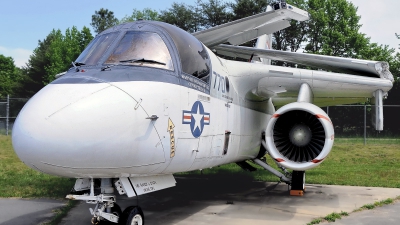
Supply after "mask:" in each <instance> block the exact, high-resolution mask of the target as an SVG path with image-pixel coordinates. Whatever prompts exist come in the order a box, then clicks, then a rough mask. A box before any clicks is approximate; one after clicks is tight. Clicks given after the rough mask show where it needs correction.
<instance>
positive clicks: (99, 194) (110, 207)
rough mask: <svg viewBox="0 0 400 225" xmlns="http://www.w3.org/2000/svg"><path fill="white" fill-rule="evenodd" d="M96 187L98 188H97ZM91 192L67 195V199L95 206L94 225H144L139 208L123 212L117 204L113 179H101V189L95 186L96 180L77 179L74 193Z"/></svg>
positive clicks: (135, 207)
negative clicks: (88, 191)
mask: <svg viewBox="0 0 400 225" xmlns="http://www.w3.org/2000/svg"><path fill="white" fill-rule="evenodd" d="M95 187H96V188H95ZM85 190H90V193H85V194H82V195H72V194H71V195H67V197H66V198H67V199H71V200H84V201H86V203H89V204H95V205H96V206H95V207H94V209H92V208H90V209H89V210H90V214H91V215H92V216H93V217H92V219H91V222H92V224H94V225H102V224H121V225H144V215H143V211H142V209H141V208H140V207H139V206H129V207H127V208H126V209H125V210H124V211H123V212H122V210H121V207H119V205H118V204H117V203H116V197H115V195H114V187H113V185H112V179H110V178H103V179H101V184H100V187H98V185H97V186H96V185H95V181H94V179H77V181H76V183H75V186H74V191H76V192H82V191H85Z"/></svg>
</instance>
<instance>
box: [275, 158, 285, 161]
mask: <svg viewBox="0 0 400 225" xmlns="http://www.w3.org/2000/svg"><path fill="white" fill-rule="evenodd" d="M275 160H276V161H277V162H285V160H283V159H281V158H276V159H275Z"/></svg>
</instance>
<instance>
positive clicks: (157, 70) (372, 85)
mask: <svg viewBox="0 0 400 225" xmlns="http://www.w3.org/2000/svg"><path fill="white" fill-rule="evenodd" d="M291 19H295V20H298V21H304V20H307V19H309V15H308V13H307V12H305V11H303V10H300V9H298V8H296V7H294V6H291V5H288V4H286V3H285V2H280V3H277V4H275V5H273V9H271V10H269V11H267V12H264V13H260V14H257V15H254V16H251V17H247V18H244V19H240V20H237V21H234V22H230V23H227V24H223V25H220V26H217V27H213V28H210V29H207V30H203V31H200V32H196V33H194V34H189V33H187V32H185V31H183V30H181V29H179V28H177V27H176V26H173V25H170V24H166V23H162V22H155V21H136V22H132V23H125V24H121V25H118V26H115V27H112V28H110V29H108V30H106V31H104V32H102V33H100V34H99V35H97V36H96V37H95V39H94V40H93V41H92V42H91V43H90V44H89V45H88V46H87V48H86V49H85V50H84V51H83V52H82V54H81V55H80V56H79V57H78V59H77V60H76V62H74V63H73V67H72V68H71V69H70V70H69V71H67V72H66V73H65V74H62V76H60V77H59V78H58V79H56V80H55V81H53V82H52V83H51V84H49V85H47V86H46V87H44V88H43V89H42V90H41V91H39V92H38V93H37V94H36V95H35V96H34V97H32V98H31V99H30V100H29V102H28V103H27V104H26V105H25V106H24V108H23V109H22V111H21V112H20V114H19V115H18V118H17V119H16V122H15V124H14V128H13V133H12V141H13V146H14V149H15V152H16V153H17V155H18V156H19V158H20V159H21V160H22V161H23V162H24V163H25V164H27V165H28V166H30V167H32V168H33V169H35V170H38V171H41V172H43V173H48V174H53V175H57V176H64V177H71V178H77V181H76V184H75V186H74V191H75V193H71V194H70V195H68V196H67V198H69V199H75V200H85V201H87V202H88V203H92V204H94V205H95V207H94V209H91V214H92V215H93V219H92V222H93V223H94V224H98V223H102V222H107V221H111V222H114V223H120V224H144V215H143V212H142V210H141V209H140V207H139V206H132V207H128V208H127V209H125V210H124V211H123V212H122V211H121V209H120V207H119V206H118V205H117V203H116V196H115V195H114V190H115V189H116V191H118V192H119V194H121V195H122V194H126V195H127V196H129V197H133V196H139V195H143V194H146V193H150V192H154V191H158V190H161V189H164V188H168V187H172V186H175V183H176V182H175V179H174V177H173V174H174V173H177V172H184V171H193V170H202V169H205V168H210V167H214V166H218V165H223V164H227V163H238V164H239V165H241V166H242V167H244V168H249V167H250V165H249V164H248V163H247V162H246V161H253V162H254V163H256V164H259V165H261V166H262V167H264V168H265V169H267V170H269V171H270V172H272V173H274V174H275V175H277V176H278V177H280V179H281V180H282V181H284V182H286V183H288V184H290V185H291V189H292V194H300V195H301V194H302V191H303V190H304V182H305V173H304V171H306V170H308V169H311V168H314V167H316V166H317V165H319V164H320V163H321V162H322V161H323V160H324V159H325V158H326V156H327V155H328V153H329V152H330V151H331V148H332V145H333V142H334V128H333V125H332V122H331V120H330V118H329V116H328V115H327V114H326V113H325V112H324V111H323V110H322V109H321V108H320V107H322V106H330V105H337V104H347V103H357V102H365V101H366V100H367V99H372V101H373V102H374V103H375V107H374V109H375V111H376V112H375V115H376V116H375V117H374V122H375V125H376V128H377V129H378V130H381V129H382V128H383V125H382V124H383V113H382V99H383V98H384V97H385V96H386V95H387V92H388V91H389V90H390V89H391V88H392V81H393V76H392V75H391V73H390V72H389V70H388V66H387V65H388V64H387V63H385V62H376V61H367V60H356V59H346V58H338V57H329V56H320V55H310V54H304V53H295V52H282V51H276V50H272V49H269V48H268V46H270V41H271V39H270V36H266V34H271V33H273V32H275V31H278V30H281V29H284V28H286V27H288V26H289V21H290V20H291ZM255 38H258V43H257V45H256V47H255V48H249V47H242V46H239V45H240V44H242V43H245V42H247V41H250V40H253V39H255ZM216 53H218V54H220V55H225V56H230V57H240V58H244V59H248V60H249V62H239V61H231V60H225V59H223V58H221V57H218V56H216ZM270 59H272V60H283V61H287V62H293V63H299V64H304V65H310V66H314V67H319V68H321V69H324V70H325V71H321V70H304V69H298V68H288V67H279V66H272V65H270V64H269V63H268V62H269V61H268V60H270ZM328 71H332V72H328ZM276 109H277V110H276ZM266 154H267V155H269V156H270V157H272V158H273V159H274V160H275V161H276V163H277V164H278V166H279V167H280V168H281V169H282V171H283V172H280V171H278V170H275V169H273V168H272V167H271V166H270V165H268V164H267V163H266V162H265V161H263V160H262V157H263V156H264V155H266ZM288 170H293V172H292V173H289V172H288ZM82 193H83V194H82Z"/></svg>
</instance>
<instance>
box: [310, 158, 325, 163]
mask: <svg viewBox="0 0 400 225" xmlns="http://www.w3.org/2000/svg"><path fill="white" fill-rule="evenodd" d="M324 159H325V158H323V159H313V160H312V161H311V162H313V163H320V162H322V161H323V160H324Z"/></svg>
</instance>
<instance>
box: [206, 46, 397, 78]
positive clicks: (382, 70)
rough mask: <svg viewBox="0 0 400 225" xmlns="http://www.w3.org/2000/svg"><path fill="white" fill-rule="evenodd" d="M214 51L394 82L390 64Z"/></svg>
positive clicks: (230, 49)
mask: <svg viewBox="0 0 400 225" xmlns="http://www.w3.org/2000/svg"><path fill="white" fill-rule="evenodd" d="M214 49H215V50H216V51H217V53H219V54H222V55H229V56H233V57H240V58H243V57H244V58H250V57H251V56H258V57H261V58H267V59H272V60H278V61H285V62H291V63H297V64H302V65H306V66H312V67H317V68H320V69H324V70H329V71H334V72H340V73H346V74H354V75H361V76H370V77H379V78H383V79H387V80H390V81H392V82H393V81H394V78H393V75H392V73H391V72H390V71H389V64H388V63H387V62H380V61H370V60H359V59H351V58H341V57H334V56H325V55H315V54H307V53H299V52H288V51H278V50H272V49H255V48H249V47H243V46H232V45H224V44H221V45H219V46H216V47H214Z"/></svg>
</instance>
